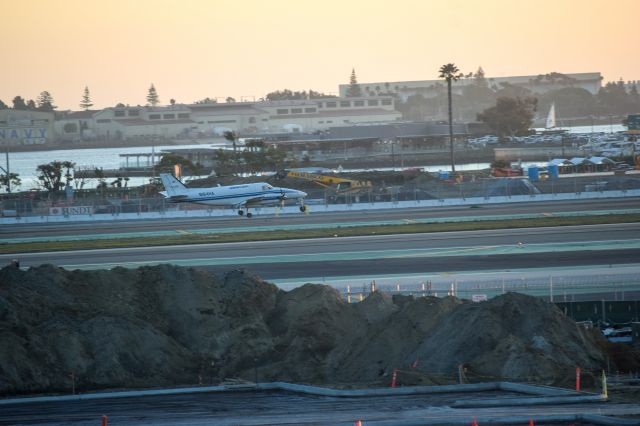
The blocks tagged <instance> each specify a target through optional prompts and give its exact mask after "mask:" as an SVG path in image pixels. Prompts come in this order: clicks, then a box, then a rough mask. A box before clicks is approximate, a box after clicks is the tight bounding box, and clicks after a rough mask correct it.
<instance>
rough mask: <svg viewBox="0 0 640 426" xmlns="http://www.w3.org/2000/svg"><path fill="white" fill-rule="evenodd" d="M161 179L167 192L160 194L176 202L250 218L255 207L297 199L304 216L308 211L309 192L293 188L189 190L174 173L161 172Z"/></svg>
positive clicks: (263, 186)
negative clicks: (226, 209)
mask: <svg viewBox="0 0 640 426" xmlns="http://www.w3.org/2000/svg"><path fill="white" fill-rule="evenodd" d="M160 179H161V180H162V184H163V185H164V189H165V190H166V191H162V192H160V194H161V195H163V196H164V197H165V198H166V199H168V200H169V201H170V202H172V203H196V204H204V205H208V206H217V207H231V208H234V209H237V210H238V214H239V215H240V216H243V215H244V214H245V209H246V210H247V217H248V218H250V217H252V216H253V214H252V213H251V212H249V208H251V207H261V206H284V204H285V201H287V200H296V201H297V202H298V203H299V204H300V211H301V212H302V213H304V212H306V211H307V206H305V205H304V197H306V196H307V193H306V192H303V191H298V190H296V189H290V188H279V187H273V186H271V185H269V184H268V183H266V182H258V183H247V184H242V185H231V186H214V187H212V188H187V187H186V186H184V185H183V184H182V182H180V181H179V180H178V179H176V178H175V176H173V175H172V174H170V173H160Z"/></svg>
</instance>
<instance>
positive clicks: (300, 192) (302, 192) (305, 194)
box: [298, 191, 307, 198]
mask: <svg viewBox="0 0 640 426" xmlns="http://www.w3.org/2000/svg"><path fill="white" fill-rule="evenodd" d="M298 195H300V197H302V198H304V197H306V196H307V193H306V192H304V191H298Z"/></svg>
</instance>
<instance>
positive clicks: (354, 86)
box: [347, 68, 362, 98]
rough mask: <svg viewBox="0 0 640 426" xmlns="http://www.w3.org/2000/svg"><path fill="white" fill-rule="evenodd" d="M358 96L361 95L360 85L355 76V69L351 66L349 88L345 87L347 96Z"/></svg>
mask: <svg viewBox="0 0 640 426" xmlns="http://www.w3.org/2000/svg"><path fill="white" fill-rule="evenodd" d="M359 96H362V90H360V86H359V85H358V79H357V78H356V70H355V68H352V69H351V78H350V79H349V88H348V89H347V97H348V98H357V97H359Z"/></svg>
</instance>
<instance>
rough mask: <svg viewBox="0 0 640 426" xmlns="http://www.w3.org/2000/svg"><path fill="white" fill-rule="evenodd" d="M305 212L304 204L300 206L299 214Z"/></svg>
mask: <svg viewBox="0 0 640 426" xmlns="http://www.w3.org/2000/svg"><path fill="white" fill-rule="evenodd" d="M306 211H307V206H305V205H304V204H303V205H301V206H300V212H302V213H304V212H306Z"/></svg>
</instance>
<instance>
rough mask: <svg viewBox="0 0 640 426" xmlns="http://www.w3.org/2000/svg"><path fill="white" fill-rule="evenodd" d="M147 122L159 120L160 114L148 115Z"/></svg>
mask: <svg viewBox="0 0 640 426" xmlns="http://www.w3.org/2000/svg"><path fill="white" fill-rule="evenodd" d="M149 120H160V114H149Z"/></svg>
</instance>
